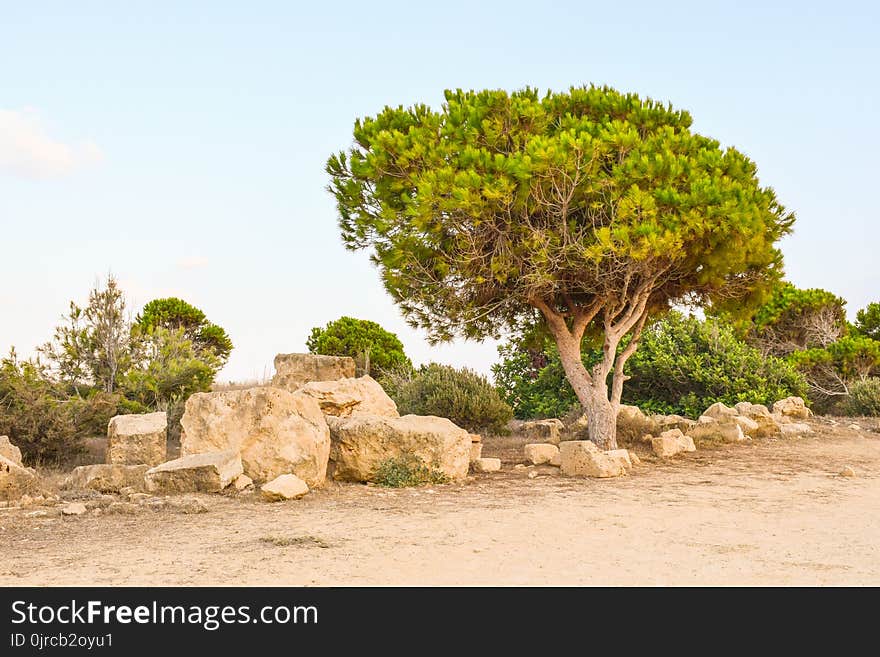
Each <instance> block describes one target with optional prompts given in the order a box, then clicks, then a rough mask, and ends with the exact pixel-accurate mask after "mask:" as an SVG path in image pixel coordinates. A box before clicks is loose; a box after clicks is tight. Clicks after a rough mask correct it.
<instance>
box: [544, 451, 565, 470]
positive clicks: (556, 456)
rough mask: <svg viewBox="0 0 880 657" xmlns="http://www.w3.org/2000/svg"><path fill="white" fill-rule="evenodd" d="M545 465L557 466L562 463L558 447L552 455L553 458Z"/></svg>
mask: <svg viewBox="0 0 880 657" xmlns="http://www.w3.org/2000/svg"><path fill="white" fill-rule="evenodd" d="M547 465H552V466H555V467H557V468H558V467H559V466H560V465H562V457H561V456H560V455H559V449H558V448H557V450H556V453H555V454H554V455H553V458H551V459H550V461H549V462H548V463H547Z"/></svg>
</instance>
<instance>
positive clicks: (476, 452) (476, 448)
mask: <svg viewBox="0 0 880 657" xmlns="http://www.w3.org/2000/svg"><path fill="white" fill-rule="evenodd" d="M482 456H483V443H471V461H476V460H477V459H478V458H481V457H482Z"/></svg>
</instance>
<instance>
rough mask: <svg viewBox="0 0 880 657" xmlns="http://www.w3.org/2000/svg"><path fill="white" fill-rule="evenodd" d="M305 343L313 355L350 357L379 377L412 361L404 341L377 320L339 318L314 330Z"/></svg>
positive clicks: (363, 368)
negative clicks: (407, 353)
mask: <svg viewBox="0 0 880 657" xmlns="http://www.w3.org/2000/svg"><path fill="white" fill-rule="evenodd" d="M306 346H307V347H308V349H309V351H310V352H311V353H313V354H324V355H326V356H351V357H352V358H354V359H355V361H357V364H358V368H359V369H360V371H362V372H363V373H365V374H370V373H373V374H374V376H376V378H378V377H380V376H382V374H383V373H385V372H390V371H392V370H404V371H405V370H411V369H412V363H411V362H410V360H409V358H407V356H406V354H405V353H404V352H403V343H402V342H401V341H400V339H399V338H398V337H397V336H396V335H394V333H391V332H389V331H386V330H385V329H383V328H382V327H381V326H379V324H377V323H376V322H371V321H369V320H365V319H354V318H353V317H340V318H339V319H337V320H335V321H333V322H330V323H328V324H327V326H325V327H324V328H321V327H319V326H317V327H315V328H313V329H312V333H311V335H309V338H308V340H307V341H306Z"/></svg>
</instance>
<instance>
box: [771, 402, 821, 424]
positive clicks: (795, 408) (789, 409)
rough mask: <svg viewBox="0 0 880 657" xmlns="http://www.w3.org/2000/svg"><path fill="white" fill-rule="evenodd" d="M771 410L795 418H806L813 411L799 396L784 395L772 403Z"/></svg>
mask: <svg viewBox="0 0 880 657" xmlns="http://www.w3.org/2000/svg"><path fill="white" fill-rule="evenodd" d="M773 412H774V413H779V414H780V415H784V416H785V417H790V418H795V419H797V420H806V419H807V418H808V417H810V416H811V415H812V414H813V412H812V411H811V410H810V409H809V408H807V406H806V404H804V400H803V399H801V398H800V397H786V398H785V399H780V400H779V401H778V402H775V403H774V404H773Z"/></svg>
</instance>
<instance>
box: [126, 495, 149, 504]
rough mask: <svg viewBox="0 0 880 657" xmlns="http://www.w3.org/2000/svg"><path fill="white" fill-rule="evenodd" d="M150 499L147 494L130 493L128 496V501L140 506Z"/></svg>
mask: <svg viewBox="0 0 880 657" xmlns="http://www.w3.org/2000/svg"><path fill="white" fill-rule="evenodd" d="M152 497H153V496H152V495H150V494H149V493H132V494H131V495H129V496H128V501H129V502H133V503H134V504H142V503H143V502H145V501H146V500H149V499H152Z"/></svg>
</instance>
